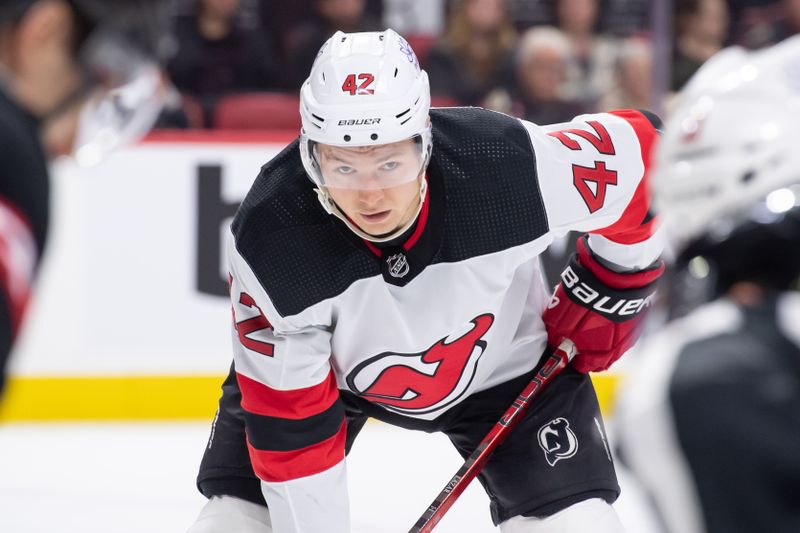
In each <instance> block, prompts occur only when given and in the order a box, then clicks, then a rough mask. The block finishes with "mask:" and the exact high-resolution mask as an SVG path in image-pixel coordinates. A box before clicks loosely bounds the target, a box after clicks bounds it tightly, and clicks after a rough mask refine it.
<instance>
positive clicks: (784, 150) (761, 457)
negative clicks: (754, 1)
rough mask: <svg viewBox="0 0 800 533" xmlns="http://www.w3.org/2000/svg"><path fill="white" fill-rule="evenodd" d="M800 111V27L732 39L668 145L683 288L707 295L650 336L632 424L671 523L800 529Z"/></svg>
mask: <svg viewBox="0 0 800 533" xmlns="http://www.w3.org/2000/svg"><path fill="white" fill-rule="evenodd" d="M798 121H800V37H795V38H793V39H790V40H788V41H785V42H784V43H782V44H780V45H777V46H775V47H773V48H771V49H767V50H764V51H759V52H745V51H744V50H741V49H729V50H726V51H723V52H721V53H720V54H719V55H718V56H716V57H714V58H712V60H711V61H710V62H709V63H708V64H706V65H705V66H704V67H703V68H702V69H701V70H700V71H699V72H698V73H697V75H696V76H695V78H693V79H692V81H691V82H690V83H689V85H688V86H687V88H686V89H685V94H684V95H683V96H682V97H681V100H680V103H679V105H678V107H677V109H676V111H675V113H674V115H673V116H672V118H671V122H670V123H669V124H668V128H667V130H666V134H665V138H664V139H663V142H662V145H661V148H660V150H659V157H658V166H657V168H658V172H657V178H656V179H655V198H656V201H657V204H658V205H659V208H660V210H662V212H663V214H664V215H665V217H667V218H668V219H670V220H669V222H670V223H669V224H667V227H668V228H670V229H671V230H672V231H671V234H672V241H673V243H674V246H675V248H676V252H677V253H678V261H677V263H676V265H675V267H674V268H672V269H671V270H672V271H673V273H675V272H677V273H678V274H680V275H678V274H676V275H675V276H674V277H675V278H676V279H675V282H674V283H673V290H671V291H670V292H671V296H672V298H671V303H672V306H673V307H674V308H680V309H687V308H691V307H694V308H695V309H694V310H693V311H691V313H689V314H688V316H683V317H682V318H678V319H676V320H674V321H673V322H672V323H670V324H669V325H667V326H666V327H665V328H663V329H662V330H661V331H660V333H659V334H658V335H656V336H654V337H653V338H651V339H648V342H646V343H643V346H642V349H641V352H642V355H643V361H642V366H641V368H640V369H639V370H638V371H637V372H636V373H634V374H633V376H632V377H631V379H629V380H627V382H628V383H630V384H631V387H630V388H629V389H628V390H627V391H626V393H625V394H623V402H622V404H621V405H620V409H619V411H618V413H619V415H618V427H619V429H620V430H621V431H620V436H621V437H622V441H623V445H624V446H623V447H624V454H623V457H625V458H627V463H629V465H630V466H631V468H632V470H633V472H634V473H635V474H636V477H637V478H638V479H639V480H640V481H641V482H642V484H643V486H644V487H645V489H646V490H647V491H648V492H649V493H650V495H651V496H652V498H651V499H652V501H654V502H655V503H656V504H657V506H658V510H659V511H660V512H659V513H658V515H659V516H661V517H662V518H663V520H664V522H665V526H666V531H668V532H669V533H723V532H724V533H745V532H747V533H750V532H754V531H769V532H774V533H789V532H790V531H800V512H799V511H800V455H798V450H800V430H798V428H800V295H798V293H797V292H796V290H797V288H798V281H800V153H798V150H797V146H796V144H797V143H796V142H795V141H794V138H795V130H796V129H797V123H798ZM687 295H688V296H690V298H687ZM698 296H699V298H698ZM698 304H702V305H699V306H698Z"/></svg>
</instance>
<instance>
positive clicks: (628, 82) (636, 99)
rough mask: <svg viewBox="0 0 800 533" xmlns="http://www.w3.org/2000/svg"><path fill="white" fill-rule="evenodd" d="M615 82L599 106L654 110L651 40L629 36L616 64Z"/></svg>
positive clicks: (604, 108)
mask: <svg viewBox="0 0 800 533" xmlns="http://www.w3.org/2000/svg"><path fill="white" fill-rule="evenodd" d="M614 73H615V79H616V81H615V85H614V87H613V88H612V89H611V90H610V91H609V92H608V93H606V95H605V96H604V97H603V98H602V99H601V100H600V104H599V106H598V107H599V109H600V110H601V111H607V110H611V109H651V108H652V103H651V98H652V80H653V50H652V47H651V45H650V42H649V41H646V40H644V39H639V38H630V39H627V40H626V41H625V42H624V43H623V44H622V46H621V47H620V51H619V54H618V56H617V62H616V65H615V67H614Z"/></svg>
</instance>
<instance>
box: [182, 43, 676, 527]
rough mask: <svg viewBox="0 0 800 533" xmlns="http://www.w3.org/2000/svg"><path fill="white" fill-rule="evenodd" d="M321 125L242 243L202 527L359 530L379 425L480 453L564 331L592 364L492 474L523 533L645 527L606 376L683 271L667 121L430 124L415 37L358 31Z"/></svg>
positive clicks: (550, 401)
mask: <svg viewBox="0 0 800 533" xmlns="http://www.w3.org/2000/svg"><path fill="white" fill-rule="evenodd" d="M300 113H301V116H302V123H303V130H302V134H301V135H300V138H299V139H298V140H297V141H296V142H294V143H292V144H291V145H290V146H289V147H288V148H287V149H286V150H284V151H283V152H282V153H281V154H279V155H278V156H277V157H275V159H273V160H272V161H271V162H269V163H268V164H267V165H265V166H264V168H263V169H262V172H261V174H260V175H259V177H258V179H257V180H256V182H255V183H254V185H253V188H252V189H251V191H250V193H249V194H248V195H247V197H246V199H245V200H244V202H243V204H242V206H241V208H240V210H239V211H238V213H237V215H236V217H235V219H234V222H233V224H232V226H231V235H230V241H229V255H230V289H231V298H232V301H233V312H234V313H233V315H234V316H233V321H234V323H233V327H234V345H235V347H234V363H235V369H234V370H232V373H231V376H230V377H229V379H228V381H227V382H226V384H225V386H224V390H225V392H224V394H223V398H222V400H221V404H220V411H219V416H218V418H217V420H216V422H215V429H214V431H213V434H212V438H211V440H210V441H209V444H208V448H207V452H206V456H205V457H204V461H203V464H202V465H201V472H200V477H199V486H200V488H201V490H202V491H203V492H204V494H206V495H207V496H210V497H211V500H210V502H209V503H208V504H207V505H206V507H205V508H204V510H203V511H202V512H201V515H200V518H199V519H198V521H197V522H196V523H195V524H194V526H193V527H192V529H191V531H192V533H199V532H209V531H228V530H231V529H236V530H237V531H252V532H256V531H260V532H262V533H263V532H265V531H274V532H275V533H290V532H323V531H324V532H326V533H332V532H333V533H339V532H348V531H350V522H349V511H348V499H347V486H346V483H347V471H346V466H345V454H346V452H347V450H348V449H349V447H350V444H351V443H352V442H353V439H354V438H355V436H356V434H357V433H358V431H359V430H360V429H361V427H362V426H363V424H364V422H365V421H366V419H367V418H368V417H375V418H377V419H380V420H384V421H386V422H389V423H391V424H396V425H398V426H401V427H404V428H413V429H421V430H424V431H428V432H434V431H441V432H444V433H445V434H447V435H448V437H449V438H450V439H451V441H452V442H453V444H454V445H455V447H456V448H457V449H458V451H459V452H460V453H461V454H462V455H466V454H469V453H471V452H472V450H473V449H474V447H475V446H476V445H477V444H478V442H479V441H480V440H481V438H482V437H483V436H484V435H485V433H486V432H487V431H488V429H489V428H490V427H491V426H492V425H493V424H494V423H495V422H496V421H497V419H498V418H499V417H500V415H501V414H502V413H503V411H504V410H505V409H506V408H507V407H508V406H509V405H510V404H511V402H512V401H513V399H514V398H515V397H516V395H517V394H518V393H519V391H520V390H521V389H522V387H523V386H524V384H525V383H526V382H527V381H528V380H529V379H530V376H531V375H532V372H534V371H535V369H536V367H537V365H538V364H539V363H540V360H541V359H542V354H543V352H544V350H545V347H546V345H547V344H548V342H549V343H550V344H551V345H555V344H558V343H559V342H560V341H561V340H562V339H563V338H564V337H569V338H571V339H572V340H573V341H574V342H575V343H576V345H577V347H578V350H579V352H580V355H579V356H578V357H577V358H576V360H575V362H574V368H569V369H567V370H566V371H565V372H564V373H563V374H561V375H560V376H559V377H558V379H556V380H554V381H553V382H552V383H551V384H550V385H549V386H548V388H547V389H546V390H545V391H544V392H543V394H542V395H541V397H540V398H538V399H537V402H536V407H535V408H533V409H532V410H531V411H530V412H529V414H528V415H527V417H526V418H525V419H524V420H523V421H522V422H521V424H520V425H519V426H518V427H517V428H516V430H515V431H514V432H513V433H512V434H511V436H510V437H509V439H508V440H507V441H506V442H505V443H504V444H503V445H502V446H501V447H500V448H499V449H498V450H497V451H496V453H495V454H494V456H493V458H492V459H491V460H490V461H489V463H488V464H487V465H486V467H485V468H484V470H483V472H482V474H481V476H480V480H481V482H482V483H483V486H484V487H485V489H486V491H487V493H488V494H489V497H490V499H491V513H492V518H493V520H494V522H495V523H497V524H500V527H501V530H502V531H504V532H506V533H508V532H512V533H513V532H535V531H545V530H547V531H567V530H569V531H588V530H591V531H594V532H617V531H621V526H620V524H619V521H618V519H617V517H616V515H615V513H614V511H613V508H612V507H611V505H610V503H611V502H613V501H614V500H615V499H616V497H617V494H618V492H619V488H618V485H617V482H616V478H615V474H614V466H613V464H612V461H611V456H610V454H609V452H608V445H607V442H606V437H605V434H604V429H603V425H602V422H601V418H600V413H599V410H598V406H597V400H596V397H595V394H594V390H593V388H592V384H591V381H590V379H589V377H588V376H587V375H586V373H587V372H589V371H593V370H602V369H605V368H607V367H608V366H609V365H610V364H611V363H612V362H613V361H614V360H615V359H616V358H618V357H619V356H620V355H622V354H623V353H624V352H625V351H626V350H627V349H628V348H629V347H630V346H631V345H632V344H633V342H634V341H635V339H636V336H637V324H638V323H639V322H640V320H641V318H642V316H643V315H642V313H643V311H644V310H645V309H646V308H647V306H648V303H649V301H650V298H651V296H652V294H653V291H654V289H653V284H654V282H655V280H656V278H658V276H659V275H660V274H661V272H662V269H663V267H662V263H661V261H660V260H659V259H658V256H659V254H660V249H661V247H660V238H659V234H658V233H656V232H655V227H656V219H655V218H654V217H653V216H652V214H651V213H650V210H649V201H648V195H647V175H648V166H649V163H650V155H649V154H650V151H651V149H652V147H653V144H654V142H655V140H656V138H657V133H656V128H655V127H654V122H656V121H657V119H655V117H653V116H651V115H647V114H643V113H641V112H637V111H619V112H614V113H608V114H597V115H585V116H581V117H578V118H577V119H576V120H575V121H574V122H572V123H567V124H559V125H554V126H546V127H540V126H537V125H535V124H531V123H528V122H524V121H520V120H517V119H514V118H511V117H508V116H506V115H503V114H499V113H494V112H490V111H486V110H483V109H477V108H450V109H430V94H429V89H428V78H427V75H426V73H425V72H424V71H423V70H421V69H420V67H419V63H418V62H417V58H416V56H415V55H414V52H413V51H412V50H411V48H410V47H409V45H408V43H407V42H406V41H405V40H404V39H402V38H401V37H400V36H398V35H397V34H396V33H395V32H393V31H391V30H388V31H386V32H382V33H356V34H344V33H341V32H340V33H337V34H336V35H334V36H333V37H332V38H331V39H330V40H329V41H328V42H327V43H326V44H325V45H324V46H323V47H322V49H321V50H320V52H319V55H318V57H317V60H316V62H315V63H314V66H313V68H312V70H311V74H310V76H309V78H308V80H307V81H306V83H305V84H304V85H303V87H302V89H301V104H300ZM570 230H577V231H581V232H587V231H588V232H589V233H590V235H589V236H588V237H583V238H581V240H580V242H579V243H578V253H577V254H576V255H575V256H574V257H572V259H571V260H570V262H569V264H568V266H567V268H566V270H565V271H564V274H563V283H562V284H561V285H560V286H559V287H558V288H557V290H556V293H555V296H554V297H553V298H552V299H551V297H550V290H548V288H547V287H546V286H545V284H544V283H543V281H542V275H541V272H540V268H539V259H538V256H539V254H540V253H541V252H542V251H543V250H544V249H545V248H546V247H547V246H548V244H549V243H550V242H552V240H553V239H554V238H555V237H556V236H559V235H562V234H564V233H566V232H568V231H570ZM548 302H549V304H548ZM237 383H238V388H237ZM239 391H241V408H242V410H241V412H240V413H239V414H237V403H238V400H239ZM237 417H238V418H237ZM241 419H243V420H244V424H242V423H241V422H240V420H241ZM245 426H246V439H245V430H244V427H245ZM245 445H246V447H245ZM248 451H249V458H248V453H247V452H248ZM251 462H252V465H251ZM253 470H254V471H255V474H256V475H257V478H256V477H254V476H252V474H251V472H252V471H253ZM262 494H263V497H264V498H265V499H266V503H267V504H268V507H269V512H268V513H267V511H266V509H264V507H263V506H260V505H259V502H261V498H260V497H261V495H262ZM261 503H263V502H261ZM270 524H271V526H270ZM270 527H271V529H270Z"/></svg>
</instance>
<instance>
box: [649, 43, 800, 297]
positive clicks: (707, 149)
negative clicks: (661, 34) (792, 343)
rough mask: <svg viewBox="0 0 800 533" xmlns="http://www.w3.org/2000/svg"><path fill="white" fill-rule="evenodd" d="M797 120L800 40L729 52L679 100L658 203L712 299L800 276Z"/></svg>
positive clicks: (682, 257)
mask: <svg viewBox="0 0 800 533" xmlns="http://www.w3.org/2000/svg"><path fill="white" fill-rule="evenodd" d="M798 123H800V37H795V38H792V39H789V40H787V41H785V42H783V43H781V44H779V45H776V46H773V47H771V48H769V49H766V50H762V51H756V52H747V51H745V50H743V49H741V48H731V49H727V50H724V51H722V52H720V53H719V54H717V55H716V56H715V57H713V58H712V59H711V60H709V61H708V62H707V63H706V64H705V65H704V66H703V67H702V68H701V69H700V70H699V71H698V73H697V74H696V75H695V76H694V77H693V78H692V80H691V81H690V82H689V84H688V85H687V86H686V88H685V89H684V91H683V92H682V93H681V94H680V95H679V96H678V100H677V103H676V107H675V110H674V112H673V113H672V114H671V116H670V119H669V120H668V121H667V124H666V128H665V133H664V136H663V138H662V140H661V144H660V147H659V151H658V154H657V167H656V173H655V175H654V179H653V188H654V202H655V205H656V207H657V209H658V210H659V211H660V212H661V213H663V215H664V216H665V219H666V227H667V231H668V234H669V236H670V241H671V244H672V246H673V247H674V251H675V254H676V255H677V256H678V267H679V268H680V266H681V265H682V264H683V263H686V264H689V267H690V268H689V269H688V270H689V271H693V273H694V275H695V276H696V277H701V278H709V279H707V280H706V282H705V286H706V288H707V289H708V291H709V292H708V293H707V294H706V297H707V298H713V297H716V296H717V295H718V294H720V293H721V292H723V291H725V290H726V289H727V288H728V286H730V285H731V284H732V283H734V282H735V281H737V280H752V281H758V282H761V283H762V284H764V285H767V286H771V287H773V288H786V287H787V286H788V284H789V282H790V281H791V279H792V278H793V277H797V275H798V274H800V223H799V222H798V221H799V220H800V215H799V214H798V212H800V149H798V146H797V141H796V139H795V136H794V135H795V130H796V128H797V124H798ZM767 250H772V253H768V252H767ZM692 262H694V264H691V263H692ZM770 280H771V281H770ZM682 282H683V283H686V282H687V280H686V279H684V280H682ZM692 292H694V293H696V294H697V293H699V292H700V291H698V286H695V287H693V288H690V290H688V291H687V293H692ZM698 303H699V302H698Z"/></svg>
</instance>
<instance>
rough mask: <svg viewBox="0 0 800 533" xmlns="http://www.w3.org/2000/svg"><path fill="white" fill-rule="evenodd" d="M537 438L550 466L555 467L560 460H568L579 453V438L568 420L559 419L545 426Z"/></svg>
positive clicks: (540, 429)
mask: <svg viewBox="0 0 800 533" xmlns="http://www.w3.org/2000/svg"><path fill="white" fill-rule="evenodd" d="M537 438H538V439H539V446H541V448H542V450H543V451H544V457H545V459H547V464H549V465H550V466H555V464H556V463H557V462H558V461H559V460H560V459H568V458H570V457H572V456H573V455H575V454H576V453H578V438H577V437H576V436H575V433H573V431H572V430H571V429H570V428H569V422H568V421H567V419H566V418H561V417H559V418H556V419H555V420H551V421H550V422H548V423H547V424H545V425H543V426H542V427H541V428H539V433H538V434H537Z"/></svg>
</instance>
